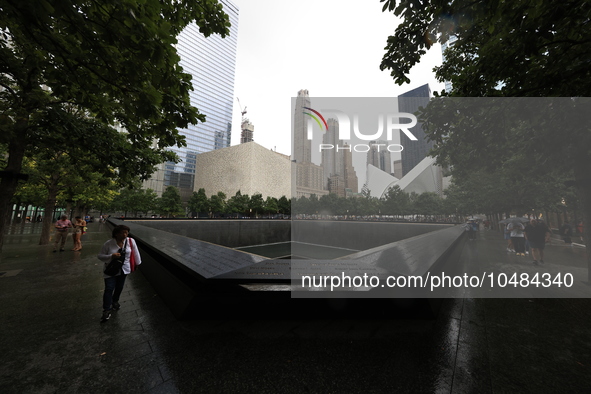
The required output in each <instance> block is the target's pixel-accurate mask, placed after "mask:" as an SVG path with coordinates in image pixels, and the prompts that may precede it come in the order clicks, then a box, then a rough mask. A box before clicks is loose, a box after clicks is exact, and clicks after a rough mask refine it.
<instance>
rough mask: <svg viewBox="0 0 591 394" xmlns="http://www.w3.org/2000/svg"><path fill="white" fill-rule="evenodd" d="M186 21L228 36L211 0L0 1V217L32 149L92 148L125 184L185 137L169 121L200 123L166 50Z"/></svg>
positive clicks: (224, 18) (186, 78)
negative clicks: (1, 150) (0, 151)
mask: <svg viewBox="0 0 591 394" xmlns="http://www.w3.org/2000/svg"><path fill="white" fill-rule="evenodd" d="M193 22H195V23H196V24H197V25H198V26H199V29H200V31H201V33H203V34H204V35H205V36H209V35H211V34H214V33H218V34H220V35H221V36H226V35H227V34H229V25H230V23H229V17H228V15H227V14H225V13H224V12H223V9H222V5H221V4H219V2H218V1H217V0H201V1H192V0H178V1H160V0H142V1H139V0H118V1H113V0H93V1H89V0H82V1H73V0H66V1H64V0H44V1H35V0H19V1H10V0H9V1H4V2H2V4H1V6H0V146H3V147H6V152H7V158H6V161H5V163H3V168H2V170H3V171H2V173H1V175H2V182H1V184H0V217H2V218H5V217H6V215H7V212H8V203H9V201H10V199H11V198H12V195H13V194H14V192H15V190H16V185H17V182H18V180H19V177H20V175H19V174H20V173H21V170H22V162H23V158H24V157H25V155H26V154H27V153H28V152H29V151H30V150H31V149H33V148H38V149H53V148H55V147H56V144H63V140H66V141H67V143H68V144H70V145H78V146H83V147H86V148H87V149H88V150H96V152H97V158H98V162H100V163H101V164H102V166H103V167H105V168H108V167H113V168H117V171H118V176H119V177H120V179H121V180H124V181H126V182H131V181H132V179H133V178H138V177H139V178H144V179H145V178H147V177H148V176H149V175H150V174H151V173H152V172H153V169H154V165H155V164H158V163H161V162H163V161H166V160H175V159H176V158H175V155H174V154H173V153H172V152H170V151H168V150H167V148H168V147H170V146H173V145H178V146H183V145H184V144H185V143H184V138H183V137H182V136H181V135H180V134H179V132H178V131H177V128H182V127H186V126H187V125H189V124H195V123H198V122H203V121H205V116H204V115H203V114H200V113H199V111H198V109H197V108H195V107H193V106H191V103H190V99H189V91H190V90H191V89H193V87H192V81H191V76H190V74H187V73H185V72H183V70H182V68H181V67H180V65H179V60H180V58H179V55H178V54H177V51H176V48H175V44H176V43H177V39H176V37H177V36H178V34H179V33H180V32H181V31H182V30H183V29H184V28H185V27H186V26H187V25H188V24H190V23H193ZM197 83H199V81H197ZM84 119H87V121H84ZM120 127H122V128H123V129H124V130H125V134H121V133H119V131H120ZM120 134H121V135H120ZM56 135H60V136H61V137H62V139H61V140H60V139H59V138H58V139H57V140H56V139H55V138H54V137H55V136H56ZM4 223H5V220H4V219H1V220H0V248H1V240H2V234H3V233H4Z"/></svg>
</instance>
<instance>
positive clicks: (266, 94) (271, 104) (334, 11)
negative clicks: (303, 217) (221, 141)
mask: <svg viewBox="0 0 591 394" xmlns="http://www.w3.org/2000/svg"><path fill="white" fill-rule="evenodd" d="M232 1H233V2H234V3H235V4H236V5H237V6H238V7H239V9H240V12H239V24H238V55H237V64H236V79H235V89H234V96H235V97H238V98H239V99H240V103H241V104H242V108H244V107H246V111H247V114H246V116H247V117H248V118H249V119H250V121H251V122H252V123H253V124H254V127H255V129H254V140H255V141H256V142H257V143H258V144H261V145H263V146H264V147H266V148H269V149H274V150H277V151H278V152H280V153H284V154H287V155H289V154H291V119H292V117H293V114H292V113H291V111H290V100H291V98H292V97H295V96H297V92H298V91H299V90H300V89H308V91H309V93H310V97H311V98H312V106H313V105H314V97H395V96H398V95H399V94H402V93H404V92H406V91H408V90H411V89H414V88H416V87H418V86H421V85H423V84H425V83H428V84H429V86H430V87H431V90H432V91H435V90H437V91H440V90H442V89H443V84H439V83H437V82H436V81H435V77H434V74H433V72H432V69H433V67H434V66H436V65H440V64H441V47H440V46H439V45H436V46H434V47H433V48H432V49H431V50H430V51H429V53H428V54H427V55H425V56H424V58H423V60H422V62H421V64H419V65H418V66H415V67H414V69H413V70H412V72H411V74H410V75H409V78H410V79H411V83H410V84H407V85H403V86H398V85H396V84H394V82H393V79H392V77H391V76H390V74H389V72H388V71H380V68H379V66H380V61H381V58H382V56H383V55H384V52H385V51H384V47H385V46H386V40H387V38H388V36H389V35H391V34H392V33H393V32H394V30H395V28H396V26H397V24H398V22H399V20H398V19H397V18H395V17H394V15H393V14H392V13H388V12H386V13H382V3H380V2H379V0H299V1H297V2H295V1H278V0H232ZM240 119H241V114H240V107H239V106H238V102H237V101H236V100H235V101H234V118H233V124H232V145H237V144H239V143H240Z"/></svg>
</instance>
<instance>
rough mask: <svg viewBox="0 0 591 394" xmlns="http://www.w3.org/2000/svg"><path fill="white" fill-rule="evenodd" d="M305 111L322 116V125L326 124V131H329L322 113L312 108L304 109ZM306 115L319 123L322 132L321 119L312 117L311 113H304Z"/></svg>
mask: <svg viewBox="0 0 591 394" xmlns="http://www.w3.org/2000/svg"><path fill="white" fill-rule="evenodd" d="M304 109H307V110H310V111H312V112H314V113H315V114H316V115H318V116H320V119H322V123H324V127H325V130H326V131H328V124H327V123H326V120H324V116H322V115H321V114H320V112H318V111H316V110H314V109H312V108H310V107H304ZM304 114H306V115H309V116H311V117H312V118H313V119H314V120H315V121H316V123H318V127H320V130H322V124H321V123H320V119H318V118H317V117H316V116H314V115H312V114H311V113H309V112H304Z"/></svg>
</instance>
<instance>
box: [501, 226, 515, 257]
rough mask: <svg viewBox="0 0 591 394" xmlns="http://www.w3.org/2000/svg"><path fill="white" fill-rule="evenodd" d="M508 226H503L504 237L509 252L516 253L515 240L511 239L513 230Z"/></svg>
mask: <svg viewBox="0 0 591 394" xmlns="http://www.w3.org/2000/svg"><path fill="white" fill-rule="evenodd" d="M507 227H509V226H508V225H507V226H503V237H504V238H505V240H506V241H507V252H510V253H515V247H514V246H513V241H512V240H511V230H509V229H508V228H507Z"/></svg>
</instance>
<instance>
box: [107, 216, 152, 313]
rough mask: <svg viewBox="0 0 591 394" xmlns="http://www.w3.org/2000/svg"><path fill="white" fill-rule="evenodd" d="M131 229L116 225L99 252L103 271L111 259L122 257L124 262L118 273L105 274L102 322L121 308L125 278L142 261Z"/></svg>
mask: <svg viewBox="0 0 591 394" xmlns="http://www.w3.org/2000/svg"><path fill="white" fill-rule="evenodd" d="M129 230H130V229H129V227H127V226H125V225H119V226H116V227H115V228H114V229H113V233H112V235H113V238H111V239H110V240H108V241H107V242H105V244H104V245H103V247H102V248H101V251H100V252H99V254H98V258H99V260H101V261H102V262H103V263H104V264H105V265H104V268H103V272H104V271H105V270H106V269H107V267H108V265H109V263H110V262H111V261H113V260H117V259H120V260H121V261H122V262H123V265H122V266H121V268H120V269H119V270H118V271H117V273H111V275H109V274H107V273H105V274H104V280H105V291H104V293H103V315H102V318H101V322H105V321H107V320H109V318H110V317H111V312H112V311H113V310H116V311H117V310H119V308H121V305H120V304H119V297H120V296H121V292H122V291H123V286H124V285H125V278H126V277H127V275H128V274H130V273H132V272H133V271H135V269H136V267H137V266H138V265H140V264H141V263H142V258H141V256H140V252H139V250H138V248H137V244H136V243H135V241H134V240H133V238H129V237H128V235H129Z"/></svg>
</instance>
